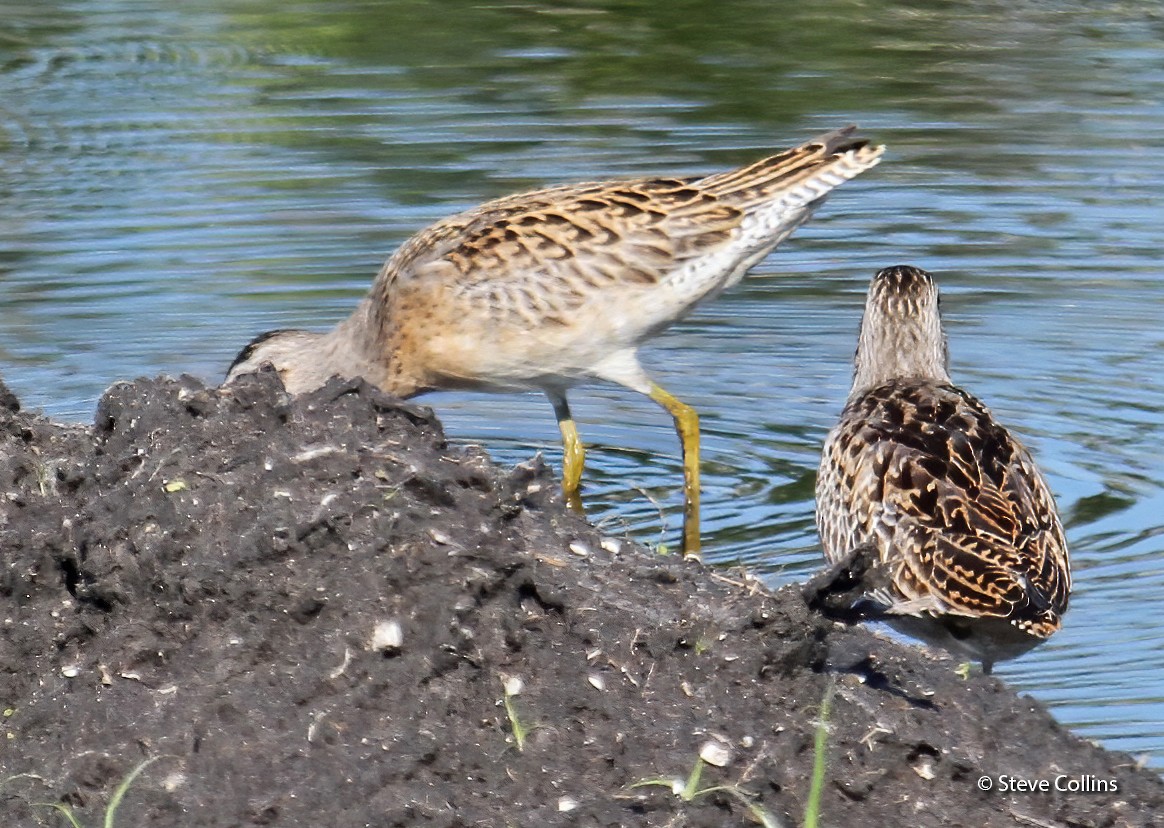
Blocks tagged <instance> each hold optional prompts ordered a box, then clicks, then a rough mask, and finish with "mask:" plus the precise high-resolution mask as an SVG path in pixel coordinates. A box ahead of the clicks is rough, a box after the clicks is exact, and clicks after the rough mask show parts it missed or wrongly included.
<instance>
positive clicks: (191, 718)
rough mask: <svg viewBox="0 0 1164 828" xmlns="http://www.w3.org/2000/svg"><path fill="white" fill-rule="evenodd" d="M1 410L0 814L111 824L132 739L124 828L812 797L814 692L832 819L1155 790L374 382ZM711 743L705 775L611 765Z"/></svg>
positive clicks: (732, 813) (871, 820)
mask: <svg viewBox="0 0 1164 828" xmlns="http://www.w3.org/2000/svg"><path fill="white" fill-rule="evenodd" d="M0 440H2V445H0V548H2V549H3V553H2V554H3V569H2V576H0V601H2V602H3V607H4V612H3V625H2V627H0V706H2V707H3V708H4V716H3V719H2V720H0V721H2V724H0V730H2V731H3V738H0V780H4V781H3V783H2V784H0V815H2V816H3V817H5V819H4V820H3V822H4V824H6V825H39V824H44V825H59V824H62V822H63V818H62V816H61V815H60V814H59V813H57V812H56V811H54V810H52V809H50V808H48V807H46V806H45V805H43V804H38V803H46V802H57V803H65V804H67V805H68V806H69V807H71V808H72V809H73V810H75V811H76V813H77V816H78V818H79V819H80V820H81V822H82V823H83V824H85V825H96V824H99V823H100V820H101V815H102V813H103V811H104V808H105V807H106V803H108V802H109V800H110V798H111V797H112V796H113V795H114V792H115V789H116V788H117V786H118V784H119V783H120V782H121V780H123V779H124V778H125V777H126V775H127V774H129V773H130V772H131V771H132V770H133V769H134V768H135V767H137V766H138V765H139V764H140V763H141V762H142V761H144V760H146V759H149V758H152V757H160V758H157V759H156V761H155V762H153V763H152V764H151V765H150V766H149V767H148V768H146V769H145V770H144V771H143V772H142V774H141V775H140V776H139V777H137V779H136V780H135V781H134V782H133V784H132V785H131V786H130V787H129V789H128V793H127V794H126V796H125V799H124V801H123V802H122V804H121V806H120V810H119V811H118V824H121V825H149V826H171V825H172V826H203V825H206V826H240V825H278V826H283V825H285V826H299V825H335V826H356V825H374V826H405V825H407V826H415V825H434V826H460V825H495V826H508V825H522V826H546V825H567V824H568V825H584V826H585V825H594V826H608V825H609V826H613V825H692V826H703V825H707V826H713V825H714V826H727V825H748V824H753V823H752V821H751V820H752V816H753V815H754V814H758V813H759V810H758V809H761V808H762V809H763V811H764V812H766V813H768V814H771V815H773V816H774V817H775V818H777V819H779V820H780V821H781V822H782V823H783V824H787V825H793V824H799V823H800V821H801V819H802V815H803V812H804V806H805V800H806V798H807V796H808V792H809V789H810V777H811V771H812V765H813V740H814V735H815V733H816V727H817V724H816V721H817V718H818V716H819V712H820V708H821V702H822V699H823V698H824V697H825V695H826V690H827V689H828V688H829V687H830V686H832V687H833V688H834V693H833V696H832V704H831V714H830V716H829V735H828V758H829V763H828V771H827V781H826V784H825V788H824V792H823V797H822V802H821V806H822V813H823V821H824V823H825V824H831V825H841V824H845V823H849V824H860V825H895V824H900V825H943V826H944V825H967V826H985V825H1014V824H1016V822H1018V823H1019V824H1027V825H1081V826H1108V825H1136V826H1140V825H1152V824H1156V820H1157V819H1158V817H1157V815H1158V814H1162V813H1164V784H1161V781H1160V779H1159V778H1158V777H1157V776H1156V775H1154V774H1152V773H1149V772H1144V771H1139V770H1136V769H1135V767H1134V764H1133V762H1132V761H1131V759H1130V758H1129V757H1127V756H1125V755H1122V754H1115V753H1109V752H1106V751H1103V750H1101V749H1099V748H1097V747H1095V746H1093V745H1091V744H1089V743H1086V742H1084V741H1082V740H1080V739H1078V738H1076V737H1074V736H1072V735H1071V734H1069V733H1067V732H1066V731H1065V730H1063V729H1062V728H1061V727H1059V726H1058V725H1057V724H1056V723H1055V722H1054V721H1053V720H1052V719H1051V718H1050V716H1049V715H1047V713H1046V712H1045V711H1044V710H1043V709H1042V708H1041V707H1040V706H1039V705H1038V704H1037V703H1035V702H1033V701H1031V700H1030V699H1026V698H1020V697H1017V696H1016V695H1015V694H1014V693H1013V692H1012V691H1010V690H1009V689H1007V688H1006V687H1005V686H1004V685H1003V684H1002V683H1001V682H999V681H997V680H995V679H991V678H986V677H981V676H977V677H973V678H971V679H970V680H969V681H963V680H961V679H959V678H958V677H957V676H956V675H955V674H954V673H953V672H952V667H951V663H950V662H949V661H941V660H934V659H932V658H931V657H929V656H927V655H925V654H924V653H922V652H921V651H920V650H916V649H912V648H907V647H901V646H899V645H897V644H895V643H893V642H891V641H887V640H884V639H882V638H880V637H878V636H876V635H874V634H871V633H870V632H868V631H867V630H864V629H848V628H843V627H840V626H837V625H834V624H832V623H830V622H827V621H825V620H823V619H822V618H820V617H818V616H815V615H813V614H811V613H810V612H809V611H808V610H807V608H806V607H805V604H804V602H803V601H802V600H801V598H800V596H799V594H798V593H797V592H796V591H795V590H783V591H781V592H779V593H776V594H770V593H769V592H767V591H766V590H764V589H763V588H761V587H760V586H759V585H758V584H757V583H755V582H754V581H751V580H749V579H747V578H746V577H745V576H744V575H743V573H740V572H737V571H712V570H709V569H706V568H703V567H701V566H699V565H694V564H687V563H684V562H682V561H680V560H678V559H677V558H675V557H659V556H655V555H652V554H650V553H649V552H646V551H644V550H643V549H641V548H639V547H637V546H635V545H633V544H631V543H630V542H627V541H620V540H616V539H610V538H604V537H602V536H600V535H599V533H598V532H597V531H596V530H595V529H594V528H593V527H591V526H590V525H588V524H586V523H585V522H584V521H582V520H581V519H580V518H579V517H577V516H575V515H573V514H571V513H569V512H567V511H565V510H564V509H563V507H562V505H561V503H560V501H559V497H558V493H557V486H556V483H555V481H554V479H553V478H552V476H551V475H550V474H549V473H548V471H547V470H546V469H544V468H543V467H542V466H541V463H540V461H538V460H537V459H534V460H531V461H530V462H529V463H526V464H523V465H522V466H519V467H517V468H515V469H500V468H498V467H496V466H494V465H493V464H492V462H491V461H490V460H489V458H488V457H487V456H486V455H484V454H483V453H482V452H480V451H478V450H474V449H450V448H449V447H448V446H447V445H446V442H445V439H444V437H443V435H442V432H441V429H440V426H439V424H438V423H437V422H436V420H435V419H434V418H433V416H432V414H431V412H429V411H428V410H427V409H423V408H418V407H415V406H412V405H408V404H404V403H401V402H398V401H396V400H393V399H391V398H388V397H386V396H384V395H382V394H380V393H379V392H377V391H375V390H374V389H372V388H370V387H368V386H366V385H364V384H362V383H350V382H349V383H345V382H339V381H336V382H333V383H332V384H329V385H328V386H326V387H325V388H323V389H321V390H320V391H318V392H316V393H314V394H312V395H310V396H308V397H305V398H303V399H299V400H296V401H291V400H290V399H289V398H288V397H287V396H286V395H285V394H284V393H283V392H282V389H281V387H280V385H279V382H278V380H277V379H276V378H275V377H274V376H272V375H258V376H255V377H251V378H248V379H247V380H245V381H244V382H242V383H240V384H239V385H238V386H237V387H235V388H233V389H231V390H230V391H226V392H224V391H219V390H216V389H208V388H206V387H204V386H203V385H202V384H201V383H199V382H198V381H196V380H193V379H190V378H186V377H183V378H181V379H179V380H169V379H158V380H141V381H138V382H137V383H134V384H122V385H118V386H114V387H113V388H112V389H110V391H109V392H108V393H107V394H106V396H105V397H104V399H103V400H102V401H101V403H100V405H99V408H98V412H97V417H96V422H95V425H94V427H93V428H91V429H86V428H79V427H65V426H60V425H55V424H53V423H50V422H48V421H47V420H45V419H43V418H41V417H38V416H35V415H30V414H27V413H22V412H20V410H19V405H18V403H17V401H16V399H15V398H14V397H12V395H11V394H8V393H7V389H3V388H2V386H0ZM515 680H516V681H515ZM507 687H508V689H509V691H510V692H511V693H512V692H513V691H517V690H519V687H520V692H519V693H517V694H515V695H508V696H507V695H506V688H507ZM517 731H520V732H521V736H522V738H521V739H519V738H517V736H518V733H517ZM709 743H711V744H715V745H716V746H717V751H715V753H718V754H720V755H719V757H718V758H717V757H715V756H713V755H712V754H711V753H709V754H707V755H708V756H710V757H712V758H715V759H716V761H717V762H719V761H721V760H724V759H726V764H724V765H723V767H718V766H715V765H708V766H706V767H704V768H703V769H702V776H701V781H700V782H699V785H698V786H697V787H696V788H695V789H692V791H691V792H694V791H695V790H702V789H704V788H709V787H713V786H725V787H723V788H721V789H720V790H717V791H712V792H708V793H701V794H700V795H698V796H694V797H690V798H689V799H688V800H685V799H684V798H682V797H680V796H678V795H676V794H675V793H674V792H672V790H671V788H670V787H667V786H663V785H649V786H645V787H631V786H632V785H634V783H636V782H640V781H643V780H650V779H654V780H665V779H669V778H672V777H680V778H683V779H686V778H687V775H688V774H689V773H690V771H691V770H692V768H693V767H695V765H696V761H697V759H696V757H697V755H698V754H699V752H700V750H701V748H703V747H704V746H705V745H707V744H709ZM725 749H726V752H725ZM1004 774H1005V775H1008V776H1010V777H1014V778H1017V779H1022V780H1027V781H1030V782H1031V783H1034V784H1041V780H1046V783H1047V785H1048V786H1049V787H1050V790H1047V791H1038V792H1030V791H1020V792H1005V791H1000V790H999V788H1000V787H1013V783H1010V782H1007V780H1004V779H1002V778H1001V777H1002V775H1004ZM982 776H988V777H990V778H991V780H992V782H993V784H994V787H995V789H994V790H990V791H983V790H980V789H979V785H978V780H979V778H980V777H982ZM11 777H15V778H11ZM1101 783H1102V784H1101ZM732 786H734V787H732ZM1056 787H1063V788H1074V789H1073V790H1056V789H1055V788H1056ZM1098 787H1102V790H1097V788H1098ZM1113 788H1114V790H1112V789H1113ZM749 807H752V809H753V810H752V811H751V812H749Z"/></svg>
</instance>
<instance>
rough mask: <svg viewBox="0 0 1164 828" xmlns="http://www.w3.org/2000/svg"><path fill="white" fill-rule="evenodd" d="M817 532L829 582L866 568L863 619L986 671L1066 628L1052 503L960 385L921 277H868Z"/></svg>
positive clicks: (819, 489) (823, 471)
mask: <svg viewBox="0 0 1164 828" xmlns="http://www.w3.org/2000/svg"><path fill="white" fill-rule="evenodd" d="M816 523H817V528H818V530H819V532H820V538H821V543H822V545H823V546H824V554H825V557H826V558H827V559H828V560H829V562H830V563H831V564H832V565H833V569H834V571H836V572H840V571H842V570H844V569H846V568H848V567H853V566H856V567H857V568H858V569H864V570H865V571H866V576H867V580H866V581H865V583H864V584H863V585H860V586H858V592H864V593H865V595H864V596H863V603H864V604H865V605H866V607H867V608H872V610H873V612H872V613H870V614H869V615H867V616H866V617H877V618H879V619H880V620H886V621H888V622H889V623H890V624H891V625H892V626H895V627H896V628H898V629H900V630H901V631H902V632H905V633H907V634H909V635H912V636H914V637H916V638H920V639H922V640H923V641H926V642H927V643H930V644H935V645H937V646H940V647H943V648H945V649H946V650H948V651H950V652H952V653H955V654H957V655H960V656H962V657H964V658H969V659H971V660H974V661H980V662H982V667H983V670H984V671H985V672H986V673H989V672H990V670H991V668H992V666H993V664H994V662H995V661H998V660H1002V659H1007V658H1014V657H1015V656H1018V655H1021V654H1022V653H1024V652H1026V651H1027V650H1029V649H1030V648H1031V647H1034V646H1035V645H1036V644H1039V643H1040V642H1042V641H1043V640H1045V639H1046V638H1047V637H1049V636H1050V635H1051V634H1052V633H1054V632H1055V631H1056V630H1058V629H1059V627H1060V624H1061V619H1062V615H1063V613H1064V611H1066V609H1067V599H1068V595H1069V593H1070V591H1071V568H1070V563H1069V560H1068V554H1067V541H1066V539H1065V538H1064V535H1063V525H1062V523H1061V522H1060V520H1059V515H1058V513H1057V511H1056V508H1055V501H1054V499H1053V498H1052V496H1051V491H1050V489H1049V488H1048V486H1047V483H1046V481H1045V480H1044V479H1043V476H1042V474H1040V473H1039V470H1038V469H1037V468H1036V467H1035V462H1034V460H1033V459H1031V455H1030V453H1029V452H1028V451H1027V450H1026V449H1025V448H1024V447H1023V446H1022V445H1021V444H1020V443H1019V441H1018V440H1016V439H1015V438H1014V437H1013V436H1012V435H1011V434H1010V432H1008V431H1007V430H1006V429H1005V428H1004V427H1003V426H1002V425H1000V424H999V423H998V422H997V421H996V420H995V419H994V417H993V416H992V415H991V413H990V411H989V410H988V409H987V408H986V406H984V405H983V404H982V403H981V402H979V401H978V400H977V399H975V398H974V397H972V396H971V395H970V394H968V393H966V392H965V391H963V390H962V389H960V388H958V387H956V386H955V385H954V384H953V383H952V381H951V379H950V375H949V372H948V356H947V349H946V336H945V333H944V332H943V330H942V320H941V314H940V312H939V298H938V288H937V285H936V284H935V283H934V279H933V277H932V276H931V275H930V274H929V273H926V272H925V271H924V270H920V269H918V268H916V267H909V266H898V267H890V268H886V269H884V270H882V271H880V272H879V273H877V275H876V276H874V277H873V282H872V284H871V285H870V287H869V294H868V298H867V300H866V304H865V314H864V317H863V319H862V321H861V332H860V335H859V338H858V343H857V354H856V358H855V360H854V371H853V386H852V390H851V391H850V392H849V397H848V400H847V402H846V404H845V409H844V412H843V413H842V414H841V419H840V422H839V423H838V424H837V426H836V427H835V428H833V429H832V431H831V432H830V433H829V435H828V438H827V439H826V440H825V445H824V451H823V456H822V458H821V463H820V473H819V475H818V477H817V483H816ZM861 558H863V559H864V560H858V559H861Z"/></svg>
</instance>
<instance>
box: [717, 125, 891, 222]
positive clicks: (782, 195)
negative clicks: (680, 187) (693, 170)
mask: <svg viewBox="0 0 1164 828" xmlns="http://www.w3.org/2000/svg"><path fill="white" fill-rule="evenodd" d="M856 129H857V128H856V127H855V126H846V127H842V128H841V129H836V130H833V131H832V132H826V133H824V134H823V135H818V136H816V137H815V138H813V139H811V140H809V141H806V142H805V143H803V144H801V145H800V146H799V147H795V148H793V149H790V150H785V151H784V152H781V153H778V154H777V155H773V156H771V157H769V158H765V159H763V160H761V161H757V162H756V163H754V164H750V165H748V166H746V167H741V168H740V169H736V170H728V171H727V172H722V173H716V174H714V175H709V176H708V177H707V178H704V179H702V180H701V181H700V182H699V184H700V187H701V188H703V189H705V190H707V191H708V192H710V193H712V194H713V195H716V196H718V197H719V198H721V199H722V200H723V201H725V202H726V203H728V204H731V205H732V206H734V207H737V208H739V209H742V210H744V211H748V210H749V208H753V207H757V206H759V205H762V204H765V203H767V202H770V201H772V200H773V199H775V198H778V199H779V201H780V202H781V204H782V205H783V206H784V208H785V209H792V208H795V207H798V206H804V205H809V204H813V203H814V202H817V201H820V200H821V199H822V198H824V197H825V196H826V195H828V193H829V191H830V190H832V189H834V188H835V187H838V186H840V185H841V184H843V183H844V182H846V181H848V180H849V179H850V178H855V177H856V176H858V175H860V174H861V173H863V172H864V171H865V170H867V169H869V168H870V167H874V166H876V165H877V163H878V162H879V161H880V160H881V155H882V153H884V152H885V147H884V146H880V145H877V146H874V145H872V144H871V143H870V142H869V140H868V139H866V138H861V137H858V136H856V135H855V134H854V133H855V132H856Z"/></svg>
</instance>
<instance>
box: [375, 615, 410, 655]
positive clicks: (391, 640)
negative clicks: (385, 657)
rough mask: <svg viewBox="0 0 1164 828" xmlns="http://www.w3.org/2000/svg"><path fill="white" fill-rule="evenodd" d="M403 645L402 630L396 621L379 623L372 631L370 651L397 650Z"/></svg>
mask: <svg viewBox="0 0 1164 828" xmlns="http://www.w3.org/2000/svg"><path fill="white" fill-rule="evenodd" d="M403 644H404V629H403V628H402V627H401V626H400V622H399V621H397V620H396V619H392V620H390V621H380V622H379V623H377V624H376V627H375V629H373V630H372V649H373V650H376V651H378V652H384V651H387V650H399V649H400V647H401V646H402V645H403Z"/></svg>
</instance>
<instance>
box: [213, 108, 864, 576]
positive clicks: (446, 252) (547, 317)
mask: <svg viewBox="0 0 1164 828" xmlns="http://www.w3.org/2000/svg"><path fill="white" fill-rule="evenodd" d="M883 150H884V147H879V146H876V147H875V146H870V144H869V142H868V141H866V140H864V139H861V138H857V137H854V135H853V127H848V128H845V129H840V130H836V131H834V132H830V133H827V134H824V135H821V136H819V137H817V138H814V139H812V140H811V141H808V142H807V143H805V144H803V145H801V146H799V147H796V148H795V149H791V150H787V151H785V152H781V153H780V154H778V155H774V156H772V157H771V158H766V159H764V160H763V161H758V162H756V163H754V164H752V165H750V166H747V167H743V168H741V169H736V170H729V171H727V172H722V173H716V174H714V175H709V176H705V177H693V178H674V179H673V178H663V179H637V180H631V181H614V182H605V183H596V184H575V185H567V186H562V187H555V188H552V189H548V190H540V191H537V192H532V193H525V194H522V195H515V196H509V197H507V198H501V199H498V200H496V201H490V202H488V203H486V204H484V205H482V206H480V207H477V208H476V209H473V210H469V211H468V212H464V213H460V214H458V215H455V216H452V217H450V218H447V219H444V220H443V221H439V222H437V223H436V224H434V225H432V226H431V227H429V228H427V229H425V230H422V231H421V232H420V233H418V234H416V235H415V236H413V237H412V238H411V239H409V240H408V241H406V242H405V243H404V245H403V246H402V247H401V248H400V249H399V250H397V251H396V253H395V255H393V256H392V257H391V258H390V259H389V260H388V262H387V263H386V264H385V265H384V267H383V268H382V269H381V271H380V274H379V276H377V277H376V281H375V283H374V284H373V285H372V289H371V291H370V292H369V293H368V295H367V297H366V298H365V299H364V300H363V301H362V302H361V303H360V305H359V306H358V307H357V308H356V310H355V312H353V313H352V315H351V316H350V317H348V318H347V319H345V320H344V321H342V322H340V323H339V324H338V325H337V326H336V327H335V328H333V329H332V330H330V331H328V332H326V333H309V332H307V331H298V330H279V331H271V332H269V333H265V334H263V335H262V336H259V337H258V338H256V339H255V340H253V341H252V342H251V343H250V344H249V345H247V346H246V347H245V348H244V349H243V350H242V352H241V353H240V354H239V355H238V357H237V358H236V359H235V361H234V364H232V365H231V367H230V369H229V371H228V373H227V381H228V382H229V381H230V380H232V379H234V378H235V377H237V376H239V375H240V374H245V373H249V372H253V371H256V370H257V369H258V368H259V367H260V366H262V365H264V364H266V363H270V364H271V365H273V366H274V368H275V369H276V370H277V371H278V373H279V376H280V377H281V378H282V380H283V384H284V385H285V386H286V388H287V390H288V391H289V392H291V393H292V394H301V393H304V392H307V391H310V390H312V389H314V388H317V387H319V386H321V385H322V384H323V383H324V382H325V381H326V380H327V379H328V378H329V377H331V376H332V375H336V374H339V375H342V376H346V377H356V376H359V377H363V378H364V379H366V380H368V381H369V382H372V383H374V384H375V385H378V386H379V387H380V388H382V389H384V390H385V391H387V392H388V393H390V394H394V395H396V396H399V397H411V396H414V395H416V394H420V393H422V392H425V391H431V390H438V389H476V390H482V391H502V392H504V391H526V390H534V389H536V390H540V391H542V392H544V393H545V394H546V396H547V397H549V400H550V404H551V405H552V406H553V408H554V414H555V415H556V416H557V419H558V426H559V428H560V429H561V432H562V441H563V444H564V447H565V453H564V457H563V461H562V467H563V468H562V488H563V491H564V492H565V495H566V498H567V500H568V501H569V502H570V503H571V505H573V506H575V507H576V508H578V507H580V505H581V500H580V497H579V493H578V492H579V484H580V482H581V477H582V466H583V460H584V452H583V448H582V443H581V441H580V440H579V438H578V430H577V428H576V427H575V425H574V420H573V417H572V416H571V414H570V408H569V405H568V404H567V403H566V392H567V391H568V390H569V389H570V388H572V387H573V386H575V385H578V384H579V383H582V382H585V381H587V380H591V379H600V380H607V381H609V382H615V383H618V384H620V385H625V386H626V387H628V388H632V389H634V390H635V391H638V392H640V393H642V394H646V395H647V396H649V397H650V398H651V399H652V400H654V401H655V402H657V403H658V404H659V405H661V406H663V407H664V408H665V409H667V411H668V412H670V414H671V416H672V417H673V418H674V420H675V428H676V430H677V431H678V433H679V438H680V440H681V442H682V448H683V471H684V493H685V496H686V503H685V510H684V524H683V548H684V552H685V553H686V554H687V555H689V556H696V557H697V556H698V555H699V418H698V416H697V415H696V413H695V411H694V410H693V409H692V408H691V407H689V406H687V405H685V404H684V403H682V402H680V401H679V400H678V399H676V398H675V397H673V396H671V395H670V394H669V393H667V392H666V391H665V390H663V389H662V388H661V387H659V386H658V385H657V384H656V383H654V382H653V381H652V380H651V379H650V378H649V377H648V376H647V374H646V372H645V371H644V370H643V369H642V367H641V366H640V365H639V362H638V358H637V355H636V351H637V349H638V347H639V346H640V345H641V344H642V343H643V342H644V341H646V340H648V339H650V338H651V337H653V336H655V335H656V334H658V333H659V332H660V331H662V330H663V329H665V328H666V327H667V326H669V325H670V324H671V323H673V322H675V321H676V320H678V319H681V318H683V317H684V316H686V315H687V314H688V313H690V312H691V310H692V309H693V308H694V307H695V306H696V305H698V304H699V303H700V302H702V301H703V300H705V299H709V298H713V297H715V296H717V295H719V293H721V292H722V291H723V290H725V289H727V288H729V287H731V286H732V285H734V284H736V283H737V282H739V281H740V279H742V278H743V276H744V274H745V273H746V272H747V270H748V269H749V268H750V267H752V265H754V264H756V263H757V262H759V261H760V260H761V259H762V258H764V256H766V255H767V254H768V253H769V252H770V251H771V250H772V249H773V248H774V247H776V245H777V244H779V243H780V242H781V241H783V240H784V239H785V238H787V237H788V236H789V235H790V234H791V233H792V231H793V230H795V229H796V228H797V227H799V226H800V225H801V224H803V223H804V222H805V221H806V220H807V219H808V217H809V216H810V215H811V214H812V211H813V209H815V208H816V207H817V206H818V205H819V204H820V203H821V201H822V200H823V199H824V197H825V196H826V195H827V194H828V193H829V191H830V190H832V189H833V188H834V187H837V186H838V185H840V184H842V183H844V182H845V181H847V180H848V179H850V178H853V177H854V176H856V175H858V174H860V173H861V172H864V171H865V170H867V169H869V168H870V167H872V166H874V165H875V164H876V163H877V162H878V161H879V160H880V158H881V154H882V152H883Z"/></svg>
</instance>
